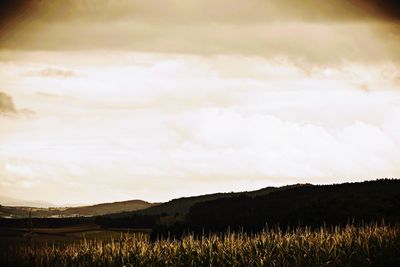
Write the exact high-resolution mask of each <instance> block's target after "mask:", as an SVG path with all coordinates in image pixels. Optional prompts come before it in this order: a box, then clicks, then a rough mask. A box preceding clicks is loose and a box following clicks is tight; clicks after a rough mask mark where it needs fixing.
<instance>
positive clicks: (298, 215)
mask: <svg viewBox="0 0 400 267" xmlns="http://www.w3.org/2000/svg"><path fill="white" fill-rule="evenodd" d="M383 221H384V222H385V224H395V223H396V224H397V223H399V222H400V180H397V179H384V180H377V181H370V182H363V183H345V184H337V185H320V186H304V187H295V188H289V189H287V190H283V191H276V192H271V193H269V194H266V195H262V196H255V197H251V196H248V195H241V196H236V197H232V198H221V199H216V200H212V201H205V202H201V203H197V204H195V205H193V206H192V207H191V209H190V210H189V213H188V214H187V215H186V220H185V222H184V223H176V224H175V225H172V226H169V227H166V226H163V225H159V226H158V227H157V228H155V229H154V230H155V231H154V236H164V235H174V236H180V235H181V234H182V233H185V232H186V233H187V232H189V233H195V234H201V233H204V232H205V233H207V232H225V231H226V230H227V229H230V230H231V231H245V232H257V231H260V230H262V229H265V228H266V227H268V226H269V227H276V226H279V227H280V228H281V229H285V228H287V227H291V228H293V227H299V226H310V227H319V226H324V225H326V226H335V225H346V224H349V223H350V224H362V223H370V222H378V223H380V222H383Z"/></svg>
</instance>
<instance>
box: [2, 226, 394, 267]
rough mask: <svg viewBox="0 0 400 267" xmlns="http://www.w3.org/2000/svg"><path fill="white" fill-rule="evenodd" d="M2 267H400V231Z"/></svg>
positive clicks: (109, 246) (342, 232)
mask: <svg viewBox="0 0 400 267" xmlns="http://www.w3.org/2000/svg"><path fill="white" fill-rule="evenodd" d="M1 257H2V258H1V261H0V263H1V262H2V264H0V265H1V266H16V267H17V266H400V228H399V227H389V226H376V225H372V226H363V227H354V226H346V227H343V228H339V227H337V228H334V229H326V228H321V229H319V230H310V229H295V230H293V231H289V232H285V233H284V232H282V231H280V230H270V231H264V232H262V233H259V234H253V235H249V234H242V233H228V234H225V235H214V234H211V235H208V236H202V237H199V238H195V237H193V236H187V237H184V238H182V239H180V240H173V239H163V240H158V241H154V242H152V241H150V240H149V239H148V236H147V235H138V236H136V237H129V236H122V237H121V238H120V239H117V240H111V241H110V242H104V241H86V240H84V241H82V242H81V243H79V244H73V245H68V246H66V247H60V248H59V247H54V246H44V247H40V248H36V249H35V248H30V247H19V248H16V249H13V250H8V251H3V252H2V254H1Z"/></svg>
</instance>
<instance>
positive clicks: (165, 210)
mask: <svg viewBox="0 0 400 267" xmlns="http://www.w3.org/2000/svg"><path fill="white" fill-rule="evenodd" d="M303 186H312V185H311V184H295V185H289V186H282V187H266V188H262V189H259V190H255V191H244V192H230V193H215V194H208V195H200V196H193V197H182V198H177V199H173V200H171V201H168V202H165V203H162V204H160V205H156V206H152V207H150V208H147V209H142V210H139V211H135V212H133V213H134V214H140V215H171V216H174V215H177V214H181V215H182V214H186V213H187V212H188V211H189V209H190V208H191V207H192V206H193V205H194V204H196V203H200V202H204V201H210V200H216V199H221V198H231V197H235V196H239V195H246V196H252V197H255V196H259V195H266V194H269V193H271V192H274V191H280V190H286V189H289V188H295V187H303ZM131 214H132V213H121V214H113V215H112V216H113V217H126V216H129V215H131Z"/></svg>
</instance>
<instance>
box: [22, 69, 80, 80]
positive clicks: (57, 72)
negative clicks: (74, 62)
mask: <svg viewBox="0 0 400 267" xmlns="http://www.w3.org/2000/svg"><path fill="white" fill-rule="evenodd" d="M28 74H29V75H33V76H41V77H50V78H51V77H60V78H71V77H76V76H79V75H78V74H77V73H76V72H75V71H73V70H68V69H60V68H45V69H42V70H39V71H32V72H28Z"/></svg>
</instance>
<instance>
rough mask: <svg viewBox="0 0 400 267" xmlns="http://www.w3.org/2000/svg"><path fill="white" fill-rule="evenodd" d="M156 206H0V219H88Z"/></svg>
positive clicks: (140, 202)
mask: <svg viewBox="0 0 400 267" xmlns="http://www.w3.org/2000/svg"><path fill="white" fill-rule="evenodd" d="M154 205H158V204H156V203H149V202H146V201H143V200H128V201H121V202H113V203H103V204H98V205H92V206H81V207H65V208H64V207H63V208H60V207H52V208H37V207H10V206H0V217H2V218H26V217H28V216H29V213H30V212H31V214H32V217H40V218H65V217H79V216H82V217H90V216H98V215H105V214H111V213H119V212H132V211H136V210H140V209H145V208H149V207H151V206H154Z"/></svg>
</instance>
